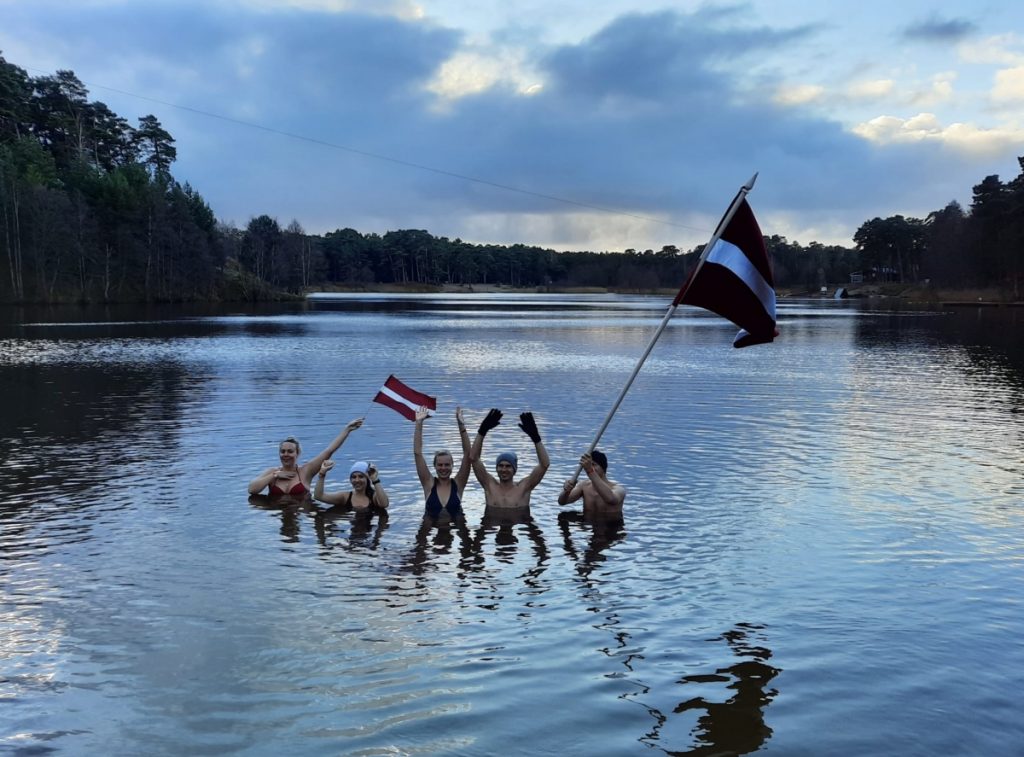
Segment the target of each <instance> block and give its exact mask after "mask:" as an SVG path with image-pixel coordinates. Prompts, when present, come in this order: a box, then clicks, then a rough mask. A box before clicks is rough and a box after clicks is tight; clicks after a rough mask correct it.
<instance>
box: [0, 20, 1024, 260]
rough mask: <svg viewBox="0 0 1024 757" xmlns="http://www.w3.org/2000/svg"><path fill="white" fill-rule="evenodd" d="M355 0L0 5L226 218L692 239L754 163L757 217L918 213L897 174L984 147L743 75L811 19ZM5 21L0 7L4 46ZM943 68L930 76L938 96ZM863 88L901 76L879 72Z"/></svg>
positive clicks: (968, 156)
mask: <svg viewBox="0 0 1024 757" xmlns="http://www.w3.org/2000/svg"><path fill="white" fill-rule="evenodd" d="M310 2H312V0H310ZM401 5H402V3H394V4H393V6H392V7H395V8H397V7H399V6H401ZM351 7H353V6H351V5H350V4H328V3H318V4H317V6H316V8H315V9H313V10H306V9H302V8H298V7H294V6H293V7H287V8H286V7H283V6H277V5H269V4H263V3H261V4H260V7H258V8H256V9H252V8H249V9H246V6H245V5H244V4H242V3H240V2H239V3H233V4H226V3H216V4H205V3H199V2H178V3H160V4H134V3H131V4H129V3H118V4H113V5H93V6H90V7H89V8H88V12H84V11H79V10H78V6H68V5H66V4H64V3H58V2H56V0H39V1H38V2H36V3H31V4H16V5H13V6H10V7H9V8H8V7H7V6H5V28H18V29H19V35H18V37H17V38H18V39H26V40H28V42H26V43H25V44H26V45H29V46H30V47H31V49H37V50H40V51H47V55H49V56H51V57H50V58H49V59H48V60H47V64H48V65H53V67H54V68H56V67H61V68H72V69H74V70H75V71H76V72H77V73H78V74H79V75H80V76H81V78H82V79H83V80H85V81H86V82H87V84H89V85H90V88H91V89H92V96H93V97H97V98H99V97H102V99H104V100H107V101H108V104H110V105H111V107H112V108H114V109H115V110H116V111H117V112H119V113H120V114H122V115H124V116H126V117H128V118H130V119H134V117H136V116H137V115H141V114H144V113H149V112H155V113H156V115H157V116H158V118H160V120H161V121H162V122H163V124H164V126H165V127H166V128H168V130H169V131H170V132H171V133H172V134H173V135H174V137H175V138H176V139H177V146H178V154H179V160H178V162H177V163H176V164H175V166H174V172H175V175H176V176H178V177H179V178H180V179H181V180H183V181H184V180H188V181H189V182H190V183H191V184H192V185H193V186H194V187H196V189H197V190H198V191H199V192H201V193H202V195H203V196H204V197H205V198H206V199H207V200H208V202H210V204H211V206H212V207H213V209H214V211H215V212H216V213H217V214H218V216H220V217H222V218H224V219H226V220H234V221H236V222H237V223H238V224H240V225H244V224H245V223H246V222H247V220H248V219H249V218H250V217H253V216H256V215H259V214H262V213H266V214H269V215H271V216H274V217H278V218H279V220H280V221H281V222H282V223H287V222H288V221H289V220H291V219H292V218H296V219H298V220H299V221H300V222H301V224H302V225H303V226H304V227H305V228H306V229H307V230H309V231H312V232H317V233H320V232H325V231H329V230H332V229H335V228H342V227H352V228H356V229H359V230H360V231H364V232H372V231H376V232H381V233H382V232H385V231H388V230H390V229H396V228H425V229H429V230H430V231H431V232H432V233H435V234H439V235H445V236H449V237H453V238H454V237H462V238H464V239H471V240H473V241H480V242H500V243H512V242H524V243H537V244H548V245H551V246H556V247H558V248H570V249H580V248H582V247H584V246H590V247H594V248H598V249H622V248H626V247H635V248H637V249H646V248H653V249H659V248H660V247H661V246H663V245H665V244H676V245H678V246H680V247H683V248H689V247H692V246H694V245H696V244H699V243H701V242H703V241H706V238H707V233H708V232H709V231H710V227H713V226H714V223H715V221H716V220H717V217H718V215H719V214H720V213H721V211H722V208H723V205H724V204H725V203H727V202H728V199H729V198H730V197H732V195H733V194H734V193H735V191H736V188H737V187H738V186H739V185H740V184H742V183H743V182H744V181H746V180H747V179H748V178H749V177H750V175H751V174H752V173H754V171H760V173H761V178H760V179H759V182H758V187H757V189H756V193H755V195H754V196H753V198H752V202H753V203H754V204H755V207H756V209H757V210H758V213H759V216H761V215H762V214H763V215H764V217H766V218H769V219H775V220H774V221H773V222H774V223H777V224H779V227H777V228H765V231H766V233H781V234H784V235H787V236H790V237H791V238H793V235H794V233H797V232H799V233H800V234H804V233H805V232H806V233H811V232H813V231H815V230H820V231H821V233H823V234H824V233H830V234H831V233H834V230H835V229H841V228H844V227H845V228H847V229H850V230H851V231H850V233H852V229H854V228H856V227H857V226H858V225H859V224H860V223H861V222H863V220H864V218H869V217H872V216H874V215H881V214H891V213H894V212H902V213H912V212H914V211H915V210H917V208H916V207H907V206H906V202H907V200H906V199H905V198H906V197H907V196H908V195H909V196H912V197H913V198H914V200H913V201H914V203H920V204H922V205H923V206H924V208H923V209H924V211H925V212H927V210H929V209H934V208H935V207H941V206H942V205H943V204H945V202H947V201H948V200H949V198H950V197H951V196H953V195H954V193H955V192H958V191H960V192H962V191H969V187H970V186H971V183H972V182H974V181H976V180H977V178H978V177H979V176H982V175H985V173H986V172H987V173H993V172H995V171H992V170H990V163H991V162H992V161H994V160H997V159H998V157H999V156H998V155H997V154H996V153H997V152H998V148H997V147H996V146H995V145H996V144H997V143H998V142H999V140H998V139H997V137H998V135H997V134H996V133H995V131H994V130H987V131H986V130H984V129H981V128H977V127H963V128H960V127H957V126H950V127H945V128H943V127H942V126H940V125H938V123H937V121H935V122H931V123H929V122H928V120H927V118H923V117H920V116H919V117H918V119H917V120H914V119H911V120H909V121H900V120H899V119H893V121H884V120H883V121H878V119H875V120H872V121H868V122H865V123H864V124H861V125H860V126H859V127H858V129H857V130H855V132H854V133H851V131H850V130H849V129H848V128H845V127H844V125H843V124H842V123H841V122H840V121H839V120H838V119H836V118H828V117H824V116H822V115H820V113H821V112H824V111H821V110H818V109H820V108H823V107H825V106H828V105H831V104H833V103H834V102H835V101H836V98H838V96H839V91H838V90H837V91H836V92H835V93H832V94H831V97H832V98H833V99H832V100H829V97H830V93H829V92H827V91H826V90H825V89H824V88H823V87H818V86H816V85H797V86H789V87H778V86H774V85H773V84H771V82H772V81H774V80H769V78H768V74H762V75H761V76H760V77H759V78H758V80H757V81H758V82H765V81H769V85H767V86H764V87H758V86H755V85H752V83H751V79H750V77H749V71H750V68H751V66H752V65H760V64H762V63H763V62H764V61H766V60H770V59H771V58H772V56H774V55H777V54H784V55H787V56H789V55H791V54H792V51H793V46H794V43H796V42H798V41H800V40H803V39H807V38H809V37H810V36H811V35H813V34H815V33H816V31H815V30H814V29H812V28H811V27H793V28H781V29H779V28H775V29H773V28H761V27H752V26H750V25H749V24H748V23H747V22H746V21H745V16H744V14H743V13H741V12H738V11H736V10H735V9H733V10H732V11H730V10H729V9H718V10H716V11H714V12H712V10H711V9H708V10H705V11H700V12H696V13H690V14H687V13H677V12H661V13H653V14H630V15H625V16H621V17H619V18H616V19H615V20H613V21H612V22H610V23H609V24H607V25H606V26H604V27H603V28H601V29H600V30H598V31H597V32H596V33H594V34H592V35H591V36H589V37H586V38H585V39H582V40H579V41H575V42H571V43H562V44H558V45H552V44H550V43H547V44H546V45H542V44H541V43H537V44H535V45H533V46H530V44H529V40H528V39H527V38H526V37H525V36H524V35H515V34H509V35H507V36H506V37H505V38H503V39H502V40H500V44H496V45H494V46H492V47H485V46H483V45H482V44H481V43H480V42H479V41H478V40H470V39H469V37H468V35H467V34H466V33H464V32H463V31H461V30H458V29H454V28H448V27H445V26H443V25H442V24H440V23H439V22H437V21H436V20H432V21H428V20H426V19H425V18H423V17H421V16H417V15H416V14H411V15H409V16H402V15H401V14H399V13H398V12H397V11H396V12H393V13H385V14H381V13H368V12H365V13H364V12H355V11H352V10H350V8H351ZM8 10H9V11H10V13H7V11H8ZM36 13H38V14H39V20H36V21H33V20H32V18H30V17H31V16H32V15H33V14H36ZM8 18H12V19H13V21H11V26H7V23H6V22H7V21H8ZM21 29H25V30H31V34H28V33H25V34H21V33H20V30H21ZM9 34H10V33H9V32H5V31H4V30H2V29H0V48H4V47H6V46H7V45H8V44H9V39H11V38H13V37H9ZM25 49H29V48H28V47H26V48H25ZM8 57H9V59H11V60H12V62H15V63H18V64H19V65H25V64H27V63H30V61H29V60H18V59H17V58H16V57H14V56H8ZM51 61H55V63H51ZM764 70H767V69H764ZM951 81H952V76H948V77H946V78H936V79H934V80H933V81H932V82H931V85H930V87H924V88H923V90H922V92H923V93H925V94H927V93H930V95H931V96H932V97H935V98H938V97H941V96H945V95H946V94H948V91H949V90H948V88H949V87H950V86H951V84H950V83H951ZM880 82H882V83H880ZM101 84H109V85H110V86H116V87H117V88H118V89H120V90H124V91H130V92H135V93H137V94H138V95H140V96H142V97H149V98H154V99H156V100H160V101H163V102H166V103H179V104H181V105H184V106H187V107H188V108H189V109H188V110H184V109H178V108H172V107H168V106H166V105H161V104H160V103H156V102H152V101H151V100H145V99H141V98H140V97H128V96H125V95H123V94H118V93H110V92H107V91H103V90H101V89H99V87H98V85H101ZM1007 86H1009V84H1008V85H1007ZM531 87H532V89H531ZM944 88H945V89H944ZM1009 91H1011V90H1010V89H1007V92H1009ZM861 94H863V95H871V96H872V97H888V98H890V101H892V100H893V99H894V98H898V97H900V96H905V95H900V94H899V93H898V92H896V91H895V89H894V88H892V87H891V86H890V85H889V84H885V83H884V80H882V79H881V78H880V79H878V80H876V81H875V82H874V83H873V84H872V85H871V86H864V87H863V89H862V90H861ZM107 95H110V99H108V97H107ZM920 96H921V97H924V94H921V95H920ZM439 106H443V107H439ZM200 112H205V113H207V114H214V116H222V117H223V118H218V117H213V116H204V115H201V114H200ZM230 118H234V119H239V120H242V121H246V122H248V123H250V124H253V125H255V127H256V128H251V127H247V126H244V125H240V124H238V123H231V122H229V121H228V120H226V119H230ZM933 118H934V117H933ZM970 128H974V136H973V137H972V136H971V135H970V134H968V133H967V131H968V130H969V129H970ZM288 134H291V135H297V136H296V137H289V136H287V135H288ZM1014 134H1015V133H1014V132H1013V131H1012V130H1008V131H1007V132H1006V133H1005V134H1004V135H1003V136H1002V142H1001V144H1003V148H1002V149H1003V150H1006V149H1009V148H1008V147H1006V144H1007V140H1009V139H1011V138H1012V137H1013V135H1014ZM986 140H987V141H986ZM964 145H971V149H967V148H966V147H964ZM979 145H986V147H985V148H984V149H982V148H981V147H979ZM953 148H955V149H953ZM972 150H973V151H972ZM978 155H983V156H984V157H985V158H986V160H989V162H980V161H978V160H977V156H978ZM470 177H471V178H470ZM516 190H521V191H516ZM561 200H566V201H567V202H563V201H561ZM929 205H931V206H932V207H931V208H929V207H928V206H929ZM601 209H605V210H601ZM798 217H799V218H802V219H804V220H803V221H802V222H801V221H798V220H795V219H797V218H798ZM783 224H784V225H783ZM804 241H811V240H810V239H804ZM818 241H823V242H833V241H842V240H841V239H837V238H825V239H819V240H818Z"/></svg>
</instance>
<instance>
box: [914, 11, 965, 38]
mask: <svg viewBox="0 0 1024 757" xmlns="http://www.w3.org/2000/svg"><path fill="white" fill-rule="evenodd" d="M976 31H977V26H976V25H975V24H974V23H973V22H972V21H968V20H966V19H962V18H950V19H944V18H942V17H941V16H939V15H938V14H936V13H933V14H932V15H931V16H929V17H928V18H926V19H924V20H922V21H918V22H916V23H913V24H910V25H909V26H907V27H906V29H904V30H903V36H904V37H906V38H907V39H911V40H920V41H924V42H949V41H957V40H961V39H963V38H965V37H969V36H971V35H972V34H974V33H975V32H976Z"/></svg>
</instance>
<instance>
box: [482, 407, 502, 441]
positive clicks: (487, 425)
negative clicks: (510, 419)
mask: <svg viewBox="0 0 1024 757" xmlns="http://www.w3.org/2000/svg"><path fill="white" fill-rule="evenodd" d="M501 415H502V413H501V411H500V410H499V409H498V408H496V407H492V408H491V409H490V411H489V412H488V413H487V415H486V416H485V417H484V419H483V420H482V421H481V422H480V428H479V429H478V430H477V433H478V434H480V436H487V432H488V431H490V430H491V429H492V428H494V427H495V426H497V425H498V424H499V423H501Z"/></svg>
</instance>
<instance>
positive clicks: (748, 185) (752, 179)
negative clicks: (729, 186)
mask: <svg viewBox="0 0 1024 757" xmlns="http://www.w3.org/2000/svg"><path fill="white" fill-rule="evenodd" d="M759 173H760V171H755V172H754V175H753V176H751V177H750V181H748V182H747V183H746V184H744V185H743V189H745V190H746V191H747V192H749V191H750V190H751V189H753V188H754V182H755V181H757V175H758V174H759Z"/></svg>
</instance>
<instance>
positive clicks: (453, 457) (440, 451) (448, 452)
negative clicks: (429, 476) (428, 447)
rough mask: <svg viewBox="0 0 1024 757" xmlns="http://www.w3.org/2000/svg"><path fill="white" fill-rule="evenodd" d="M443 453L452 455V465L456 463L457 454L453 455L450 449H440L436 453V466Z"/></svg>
mask: <svg viewBox="0 0 1024 757" xmlns="http://www.w3.org/2000/svg"><path fill="white" fill-rule="evenodd" d="M441 455H448V457H450V458H451V459H452V465H455V455H453V454H452V453H451V452H450V451H448V450H446V449H439V450H438V451H437V452H435V453H434V466H435V467H436V466H437V458H439V457H441Z"/></svg>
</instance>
